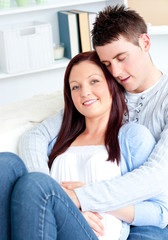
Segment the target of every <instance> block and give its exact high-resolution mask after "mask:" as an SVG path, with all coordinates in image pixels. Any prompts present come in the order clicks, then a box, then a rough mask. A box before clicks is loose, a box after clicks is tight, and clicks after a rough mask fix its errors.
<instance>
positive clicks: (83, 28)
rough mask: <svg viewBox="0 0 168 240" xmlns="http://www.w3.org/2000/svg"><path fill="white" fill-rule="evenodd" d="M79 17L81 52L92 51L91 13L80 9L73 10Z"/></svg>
mask: <svg viewBox="0 0 168 240" xmlns="http://www.w3.org/2000/svg"><path fill="white" fill-rule="evenodd" d="M70 12H72V13H74V15H76V16H77V19H78V27H79V36H80V44H81V52H85V51H91V41H90V28H89V13H88V12H85V11H79V10H71V11H70Z"/></svg>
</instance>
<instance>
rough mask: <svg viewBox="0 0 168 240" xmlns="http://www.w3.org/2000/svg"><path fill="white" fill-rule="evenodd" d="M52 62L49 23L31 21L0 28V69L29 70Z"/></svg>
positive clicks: (8, 70)
mask: <svg viewBox="0 0 168 240" xmlns="http://www.w3.org/2000/svg"><path fill="white" fill-rule="evenodd" d="M53 62H54V54H53V38H52V27H51V24H49V23H40V22H31V23H23V24H19V25H13V26H11V25H10V26H9V25H8V26H3V27H1V28H0V68H1V71H3V72H6V73H18V72H24V71H30V70H33V69H37V68H45V67H48V66H51V65H52V64H53Z"/></svg>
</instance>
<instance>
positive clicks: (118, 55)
mask: <svg viewBox="0 0 168 240" xmlns="http://www.w3.org/2000/svg"><path fill="white" fill-rule="evenodd" d="M125 53H126V52H121V53H118V54H116V55H115V56H114V57H113V58H112V59H115V58H117V57H120V56H121V55H123V54H125ZM101 62H102V63H106V62H109V61H108V60H102V61H101Z"/></svg>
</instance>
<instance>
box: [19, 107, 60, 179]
mask: <svg viewBox="0 0 168 240" xmlns="http://www.w3.org/2000/svg"><path fill="white" fill-rule="evenodd" d="M62 115H63V111H62V110H61V111H60V112H59V113H58V114H57V115H54V116H52V117H49V118H48V119H46V120H44V121H43V122H42V123H41V124H39V125H37V126H35V127H34V128H32V129H31V130H29V131H28V132H27V133H25V134H24V135H23V137H22V138H21V140H20V142H19V156H20V157H21V158H22V159H23V161H24V163H25V165H26V167H27V169H28V171H29V172H33V171H38V172H39V171H40V172H44V173H47V174H49V168H48V155H49V150H48V147H49V144H50V143H51V142H52V141H53V140H54V139H55V138H56V136H57V135H58V133H59V130H60V127H61V123H62ZM54 142H55V141H54Z"/></svg>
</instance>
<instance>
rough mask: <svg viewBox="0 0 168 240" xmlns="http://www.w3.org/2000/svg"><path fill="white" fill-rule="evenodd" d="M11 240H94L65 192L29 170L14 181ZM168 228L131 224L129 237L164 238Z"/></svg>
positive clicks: (130, 238)
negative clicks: (134, 225) (132, 225)
mask: <svg viewBox="0 0 168 240" xmlns="http://www.w3.org/2000/svg"><path fill="white" fill-rule="evenodd" d="M11 218H12V230H11V232H12V238H11V239H12V240H23V239H24V240H30V239H33V240H42V239H43V240H56V239H57V240H87V239H93V240H97V237H96V235H95V234H94V232H93V231H92V229H91V228H90V226H89V225H88V223H87V222H86V221H85V219H84V217H83V216H82V214H81V213H80V211H79V210H78V209H77V208H76V206H75V205H74V204H73V202H72V201H71V200H70V198H69V197H68V196H67V194H66V193H65V192H64V191H63V190H62V188H61V187H60V186H59V184H57V183H56V181H55V180H53V179H52V178H51V177H50V176H48V175H46V174H43V173H29V174H27V175H25V176H23V177H22V178H21V179H19V181H17V183H16V185H15V188H14V191H13V194H12V201H11ZM166 239H168V228H165V229H160V228H157V227H152V226H144V227H131V231H130V235H129V237H128V240H166Z"/></svg>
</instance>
